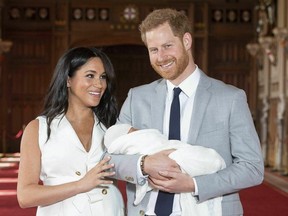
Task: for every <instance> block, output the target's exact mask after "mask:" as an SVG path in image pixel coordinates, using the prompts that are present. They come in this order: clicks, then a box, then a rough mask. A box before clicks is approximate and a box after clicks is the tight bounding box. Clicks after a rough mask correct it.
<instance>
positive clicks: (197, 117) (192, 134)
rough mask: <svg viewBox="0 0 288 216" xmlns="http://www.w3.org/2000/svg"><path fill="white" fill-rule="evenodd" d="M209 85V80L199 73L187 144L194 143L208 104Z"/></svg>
mask: <svg viewBox="0 0 288 216" xmlns="http://www.w3.org/2000/svg"><path fill="white" fill-rule="evenodd" d="M210 85H211V81H210V79H209V78H208V77H207V76H206V75H205V74H204V72H202V71H201V77H200V80H199V84H198V87H197V90H196V94H195V99H194V105H193V113H192V117H191V118H192V119H191V124H190V129H189V142H190V143H196V139H197V136H198V133H199V130H200V127H201V124H202V121H203V118H204V114H205V111H206V107H207V105H208V103H209V100H210V97H211V93H210V92H209V91H208V88H209V87H210Z"/></svg>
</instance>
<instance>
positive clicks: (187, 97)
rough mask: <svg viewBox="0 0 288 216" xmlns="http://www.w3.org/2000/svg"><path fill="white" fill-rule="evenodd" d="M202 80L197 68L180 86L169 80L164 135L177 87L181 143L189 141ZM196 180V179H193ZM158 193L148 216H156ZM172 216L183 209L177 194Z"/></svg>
mask: <svg viewBox="0 0 288 216" xmlns="http://www.w3.org/2000/svg"><path fill="white" fill-rule="evenodd" d="M199 79H200V71H199V68H198V67H197V66H196V69H195V71H194V72H193V73H192V74H191V75H190V76H189V77H187V78H186V79H185V80H184V81H183V82H182V83H180V85H179V86H174V85H173V84H172V83H171V82H170V81H168V80H167V96H166V103H165V104H166V105H165V112H164V121H163V134H164V135H166V136H167V137H168V134H169V119H170V107H171V103H172V100H173V89H174V88H175V87H179V88H181V90H182V92H181V93H180V95H179V100H180V118H181V120H180V122H181V123H180V124H181V126H180V127H181V132H180V134H181V135H180V136H181V141H183V142H186V143H187V141H188V135H189V129H190V125H191V123H192V122H191V117H192V113H193V104H194V97H195V93H196V89H197V86H198V83H199ZM193 180H194V179H193ZM194 183H195V192H194V193H193V194H194V195H197V194H198V191H197V184H196V181H195V180H194ZM157 196H158V192H157V191H152V192H151V195H150V200H149V203H148V206H147V209H146V215H151V216H152V215H155V213H154V209H155V204H156V200H157ZM170 216H181V208H180V196H179V194H175V196H174V202H173V212H172V214H171V215H170Z"/></svg>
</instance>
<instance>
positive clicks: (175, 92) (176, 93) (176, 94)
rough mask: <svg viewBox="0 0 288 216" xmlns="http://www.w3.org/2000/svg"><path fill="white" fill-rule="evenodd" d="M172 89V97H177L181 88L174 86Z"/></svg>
mask: <svg viewBox="0 0 288 216" xmlns="http://www.w3.org/2000/svg"><path fill="white" fill-rule="evenodd" d="M173 91H174V97H178V96H179V94H180V93H181V91H182V90H181V88H179V87H177V88H174V89H173Z"/></svg>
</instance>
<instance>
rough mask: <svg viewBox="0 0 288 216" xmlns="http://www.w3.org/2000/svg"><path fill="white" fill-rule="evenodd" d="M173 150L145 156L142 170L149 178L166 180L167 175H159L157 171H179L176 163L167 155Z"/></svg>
mask: <svg viewBox="0 0 288 216" xmlns="http://www.w3.org/2000/svg"><path fill="white" fill-rule="evenodd" d="M173 151H175V150H174V149H171V150H164V151H160V152H158V153H155V154H153V155H149V156H147V157H146V158H145V162H144V171H145V173H147V174H148V175H149V178H151V179H158V180H167V177H165V176H163V175H160V174H159V171H164V170H165V171H171V172H181V170H180V168H179V166H178V164H177V163H176V162H175V161H174V160H172V159H170V158H169V157H168V155H169V154H170V153H172V152H173Z"/></svg>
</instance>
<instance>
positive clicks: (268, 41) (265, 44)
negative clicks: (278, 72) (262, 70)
mask: <svg viewBox="0 0 288 216" xmlns="http://www.w3.org/2000/svg"><path fill="white" fill-rule="evenodd" d="M258 41H259V43H260V45H261V47H262V48H263V49H264V51H265V53H266V55H267V56H268V59H269V61H270V63H272V64H274V65H275V64H276V57H277V54H276V40H275V37H271V36H265V37H259V39H258Z"/></svg>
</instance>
